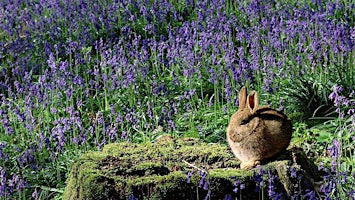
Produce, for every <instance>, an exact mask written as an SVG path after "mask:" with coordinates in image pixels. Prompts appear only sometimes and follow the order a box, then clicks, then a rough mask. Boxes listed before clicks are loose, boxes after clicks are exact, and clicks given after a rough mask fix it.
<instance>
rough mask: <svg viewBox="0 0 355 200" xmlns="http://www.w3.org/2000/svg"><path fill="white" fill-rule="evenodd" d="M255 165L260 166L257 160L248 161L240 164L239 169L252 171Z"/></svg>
mask: <svg viewBox="0 0 355 200" xmlns="http://www.w3.org/2000/svg"><path fill="white" fill-rule="evenodd" d="M257 165H260V161H259V160H249V161H248V162H242V163H240V169H243V170H249V169H253V168H254V167H255V166H257Z"/></svg>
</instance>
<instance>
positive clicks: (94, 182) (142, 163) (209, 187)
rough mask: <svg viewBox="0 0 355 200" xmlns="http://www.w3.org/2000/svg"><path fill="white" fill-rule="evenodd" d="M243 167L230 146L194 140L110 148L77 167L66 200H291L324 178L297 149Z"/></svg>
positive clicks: (89, 155)
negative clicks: (281, 198)
mask: <svg viewBox="0 0 355 200" xmlns="http://www.w3.org/2000/svg"><path fill="white" fill-rule="evenodd" d="M239 164H240V163H239V162H238V161H237V160H236V158H235V157H234V156H233V155H232V153H231V151H230V149H229V148H228V146H226V145H220V144H206V143H204V142H202V141H201V140H198V139H193V138H183V139H175V138H171V137H170V136H165V137H163V138H162V139H160V140H159V141H158V142H156V143H148V144H135V143H115V144H109V145H106V146H105V147H104V148H103V150H102V151H97V152H89V153H87V154H85V155H84V156H82V157H81V158H80V159H78V160H77V161H76V162H75V163H74V164H73V166H72V169H71V173H70V176H69V178H68V180H67V187H66V189H65V191H64V194H63V199H64V200H68V199H70V200H74V199H82V200H90V199H95V200H98V199H105V200H106V199H135V198H136V199H139V200H141V199H170V200H173V199H204V198H205V197H206V196H209V197H210V199H228V198H229V199H235V197H238V198H240V197H242V199H259V197H261V196H264V199H268V197H269V196H268V195H271V197H270V198H273V196H272V195H282V196H284V197H286V198H287V197H290V196H294V195H298V194H297V192H298V191H300V189H302V190H303V191H310V190H312V189H313V186H312V180H314V179H317V178H319V174H318V172H317V169H316V167H315V165H313V164H312V163H311V162H310V161H309V160H308V159H307V158H306V157H305V156H304V154H303V153H302V151H300V150H297V149H292V150H288V151H286V152H284V153H283V154H282V155H280V156H278V158H276V159H274V161H272V162H270V163H268V164H266V165H262V167H259V168H256V169H254V170H250V171H244V170H240V169H239ZM261 170H262V171H264V173H263V174H264V175H263V176H260V175H259V172H260V171H261ZM192 172H194V173H192ZM203 172H206V174H203ZM295 174H297V177H296V176H295ZM260 177H263V178H261V179H260ZM270 178H271V179H270ZM261 180H262V181H263V183H262V184H260V181H261ZM270 180H272V181H270ZM269 183H270V184H272V186H271V185H270V186H269ZM258 188H259V190H258ZM306 189H307V190H306ZM271 190H272V191H273V192H274V193H272V192H270V191H271ZM302 195H304V194H302Z"/></svg>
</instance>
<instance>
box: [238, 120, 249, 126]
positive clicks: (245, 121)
mask: <svg viewBox="0 0 355 200" xmlns="http://www.w3.org/2000/svg"><path fill="white" fill-rule="evenodd" d="M247 123H248V120H245V119H244V120H242V123H240V125H246V124H247Z"/></svg>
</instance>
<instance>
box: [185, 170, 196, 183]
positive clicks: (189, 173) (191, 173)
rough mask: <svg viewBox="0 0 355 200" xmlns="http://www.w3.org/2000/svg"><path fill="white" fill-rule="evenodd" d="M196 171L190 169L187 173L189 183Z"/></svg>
mask: <svg viewBox="0 0 355 200" xmlns="http://www.w3.org/2000/svg"><path fill="white" fill-rule="evenodd" d="M194 173H195V172H194V171H190V172H188V173H187V183H191V178H192V175H193V174H194Z"/></svg>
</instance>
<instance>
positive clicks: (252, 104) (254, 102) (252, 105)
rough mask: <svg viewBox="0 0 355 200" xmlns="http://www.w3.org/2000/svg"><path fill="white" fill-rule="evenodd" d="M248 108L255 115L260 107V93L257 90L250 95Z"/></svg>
mask: <svg viewBox="0 0 355 200" xmlns="http://www.w3.org/2000/svg"><path fill="white" fill-rule="evenodd" d="M247 106H248V108H249V109H250V112H251V113H254V112H255V111H256V109H257V108H258V106H259V97H258V93H257V92H256V91H255V90H253V91H252V92H251V93H250V94H249V95H248V99H247Z"/></svg>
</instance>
